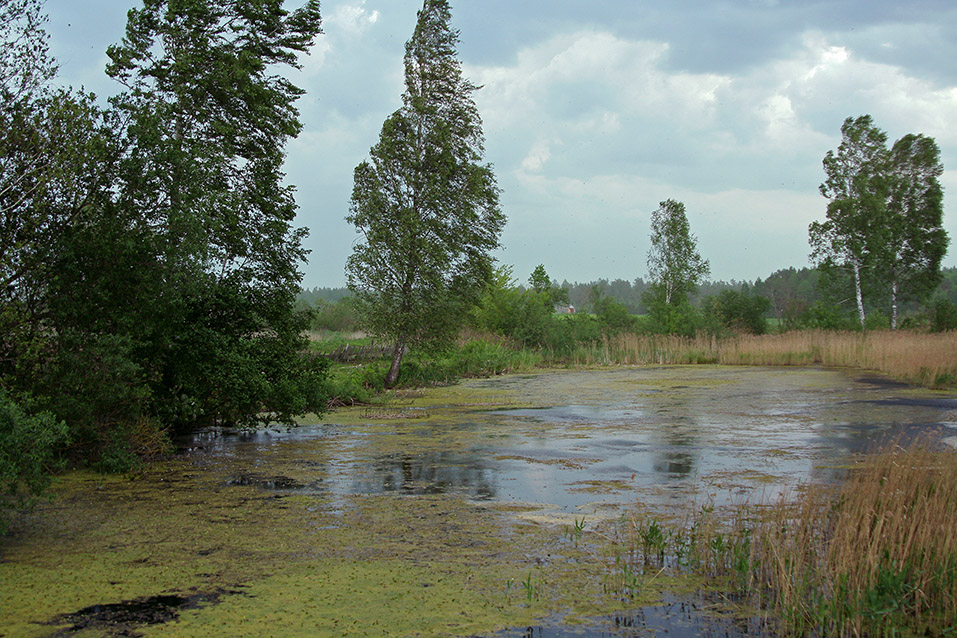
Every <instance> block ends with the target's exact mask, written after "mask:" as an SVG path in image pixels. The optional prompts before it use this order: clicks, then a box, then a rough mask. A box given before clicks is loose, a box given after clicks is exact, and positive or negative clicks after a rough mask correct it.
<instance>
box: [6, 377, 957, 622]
mask: <svg viewBox="0 0 957 638" xmlns="http://www.w3.org/2000/svg"><path fill="white" fill-rule="evenodd" d="M921 436H930V437H932V439H933V441H934V442H935V444H939V445H951V446H953V445H955V443H957V396H955V395H954V393H940V392H931V391H926V390H916V389H912V388H908V387H906V386H903V385H899V384H895V383H892V382H888V381H887V380H886V379H884V378H882V377H878V376H869V375H866V374H860V373H846V372H842V371H835V370H825V369H794V368H791V369H788V368H777V369H768V368H746V367H715V366H689V367H666V368H621V369H613V370H608V369H604V370H588V371H558V372H548V373H541V374H532V375H522V376H506V377H499V378H492V379H479V380H469V381H465V382H463V383H461V384H458V385H455V386H451V387H448V388H438V389H434V390H427V391H423V392H405V393H399V394H397V395H396V396H395V398H394V400H392V401H391V402H390V403H388V404H387V405H384V406H377V407H374V408H361V407H360V408H350V409H347V410H340V411H337V412H335V413H332V414H330V415H327V416H326V417H325V419H324V420H323V421H321V422H319V421H313V422H312V423H309V422H306V423H304V424H303V425H302V426H300V427H298V428H292V429H290V428H284V427H283V428H278V427H274V428H269V429H266V430H263V431H260V432H256V433H249V434H233V435H224V434H223V433H208V434H206V435H200V436H197V437H194V438H192V439H189V440H183V441H180V442H179V446H180V453H179V454H178V455H177V456H176V457H175V458H174V459H172V460H171V461H169V462H166V463H163V464H158V465H157V466H156V467H153V468H151V469H150V470H148V471H147V472H145V473H144V474H143V475H141V476H138V477H134V478H135V480H132V481H131V480H129V479H127V478H122V477H121V478H103V477H97V476H95V475H89V474H78V475H76V476H74V477H69V478H67V479H65V480H64V481H62V483H61V485H59V486H58V487H57V495H56V499H55V500H54V501H53V502H52V503H50V504H49V505H44V506H41V507H40V508H39V510H38V511H37V512H36V513H35V514H34V515H31V516H30V517H27V518H26V519H25V520H24V521H23V522H22V523H21V524H20V528H19V529H15V530H14V535H13V537H12V538H11V539H8V540H7V541H5V542H4V543H3V544H0V636H6V635H10V636H14V635H38V636H41V635H72V634H73V632H74V631H82V632H85V633H84V634H83V635H111V632H112V635H118V633H119V632H123V631H125V632H127V634H124V635H183V636H186V635H269V634H270V633H275V635H303V636H307V635H317V636H326V635H328V636H335V635H413V634H417V635H449V636H453V635H464V636H469V635H472V636H488V635H499V636H516V637H518V636H535V637H540V638H565V637H566V636H618V637H624V636H639V635H654V634H655V633H657V634H658V635H668V636H697V635H729V636H731V635H743V634H744V633H746V632H748V631H749V627H748V626H747V625H745V626H739V625H734V624H731V623H725V622H723V621H721V620H712V619H708V617H707V616H705V615H704V614H702V613H700V611H699V609H698V608H697V606H696V605H697V604H696V602H695V599H694V598H688V597H681V596H679V597H675V596H672V595H671V594H668V593H664V594H659V595H658V596H656V597H655V599H654V600H655V601H657V602H653V601H621V600H615V601H614V602H613V604H612V603H610V602H609V601H607V600H605V599H603V598H602V596H601V594H600V593H591V589H590V588H592V587H593V586H594V587H595V588H596V591H598V589H600V587H598V586H597V585H596V583H600V582H601V578H602V576H601V575H600V573H599V572H600V566H601V561H602V560H604V559H605V558H607V557H608V556H610V555H611V554H610V553H608V552H609V551H610V550H608V549H607V548H604V549H587V548H585V547H580V546H579V544H578V542H577V540H576V542H575V543H574V544H571V543H570V542H569V539H570V538H571V536H570V535H569V534H568V530H569V529H571V527H572V526H573V525H575V524H579V523H583V522H584V521H587V523H586V524H587V528H586V529H587V530H588V531H589V532H591V531H593V530H594V532H595V534H594V536H593V537H591V538H593V539H594V542H595V543H596V545H595V547H598V545H599V544H601V543H604V540H602V539H606V538H608V539H610V537H611V536H612V535H613V532H612V531H609V530H611V529H613V528H612V527H603V525H611V526H613V525H614V523H615V521H619V520H620V519H621V517H622V515H623V514H625V513H627V512H630V511H633V510H635V509H636V508H637V509H641V510H643V511H645V512H649V511H650V512H654V513H656V515H660V516H668V515H669V514H673V515H680V513H681V512H682V511H687V510H688V508H689V506H690V505H692V504H701V503H708V504H713V505H715V506H716V507H719V508H720V507H721V506H723V505H729V504H734V503H741V502H745V501H751V502H756V501H760V500H767V499H774V498H777V497H779V496H780V495H782V494H787V493H788V492H789V491H790V490H792V489H793V488H794V487H795V486H797V485H798V484H800V483H801V482H807V481H832V480H839V478H840V475H841V472H842V469H841V468H842V466H843V465H844V464H845V463H846V462H847V459H848V455H849V454H853V453H858V452H861V451H866V450H867V449H870V448H872V447H873V446H874V445H876V444H878V443H880V442H886V441H891V440H894V441H904V442H906V441H908V440H911V439H914V438H916V437H921ZM588 538H589V536H588V535H587V534H586V536H585V539H588ZM583 544H585V543H584V542H583ZM603 557H604V558H603ZM591 564H595V565H598V568H599V569H598V571H595V570H594V569H593V568H592V567H590V566H589V565H591ZM41 592H42V593H41ZM154 600H164V601H168V600H176V601H181V602H180V603H179V606H178V607H175V606H174V608H170V609H166V610H160V611H161V612H162V613H155V612H151V613H152V615H150V614H147V615H146V617H132V616H131V617H124V616H123V613H125V612H122V611H121V612H120V617H119V618H118V619H117V618H116V617H113V618H112V619H110V618H103V617H98V616H96V614H97V613H102V611H103V610H104V609H110V610H112V611H113V612H116V610H117V609H121V610H122V609H123V608H122V607H111V605H123V604H130V605H133V606H140V607H142V606H143V605H144V601H145V602H146V603H148V602H149V601H154ZM586 603H587V604H586ZM14 610H16V613H14ZM88 610H93V611H91V612H89V613H88V614H87V616H89V618H88V617H87V616H84V615H83V614H80V615H79V616H78V615H77V612H78V611H81V612H84V613H86V612H88ZM97 610H98V611H97ZM3 618H6V619H7V620H3ZM78 618H79V620H78ZM752 629H753V628H752ZM5 632H6V633H5ZM264 632H265V633H264ZM418 632H421V633H420V634H419V633H418Z"/></svg>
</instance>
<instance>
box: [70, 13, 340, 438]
mask: <svg viewBox="0 0 957 638" xmlns="http://www.w3.org/2000/svg"><path fill="white" fill-rule="evenodd" d="M320 24H321V21H320V15H319V2H318V1H317V0H308V2H306V4H305V5H304V6H303V7H302V8H300V9H298V10H295V11H292V12H289V11H287V10H286V9H285V8H284V3H283V2H282V1H281V0H228V1H226V2H212V1H211V0H177V1H173V0H145V1H144V3H143V6H142V8H140V9H134V10H132V11H130V13H129V20H128V24H127V30H126V36H125V38H124V39H123V41H122V43H120V44H118V45H115V46H112V47H110V49H109V50H108V55H109V57H110V60H111V62H110V64H109V66H108V68H107V71H108V73H109V74H110V75H111V76H112V77H114V78H115V79H117V80H118V81H120V82H121V83H123V84H124V85H125V86H126V87H127V91H125V92H124V93H122V94H121V95H119V96H117V97H116V98H114V99H113V100H112V104H113V105H114V108H115V109H116V110H117V112H118V113H120V114H122V116H123V118H124V121H126V122H128V125H127V127H126V128H125V130H124V134H125V138H124V140H123V142H124V153H123V155H122V156H121V158H120V162H119V168H118V171H119V179H118V184H117V186H116V191H117V195H116V201H115V205H114V206H113V210H110V211H107V210H104V211H102V212H103V214H102V215H101V217H100V218H98V219H97V220H96V224H100V225H103V226H104V228H109V229H110V232H109V233H102V235H111V236H113V237H114V238H115V239H116V241H111V242H105V241H102V240H101V241H97V240H96V236H91V235H90V234H89V233H86V234H82V233H81V234H79V235H77V236H75V237H74V238H73V241H72V242H71V243H70V244H69V251H65V254H67V253H68V252H69V253H72V255H73V256H74V257H75V259H72V260H71V262H72V263H75V264H77V266H76V267H69V262H65V263H64V266H65V269H64V274H63V276H61V277H59V278H58V281H57V282H55V283H56V292H57V295H58V296H59V297H60V298H61V299H62V302H61V303H58V304H57V307H58V308H60V309H61V311H62V313H63V315H64V317H63V319H64V320H65V321H69V322H76V324H77V325H76V329H77V330H80V331H82V332H86V333H89V334H93V335H95V334H116V335H118V336H126V337H128V338H129V339H130V350H129V356H130V357H131V358H132V360H133V361H134V362H135V363H137V364H138V365H140V366H141V367H142V368H143V378H144V380H145V381H146V382H147V383H149V384H150V387H151V396H150V401H151V410H152V411H153V412H154V413H155V414H156V416H158V417H159V419H160V420H161V421H162V422H164V423H169V424H173V425H175V426H177V427H180V428H183V427H190V426H193V425H198V424H204V423H240V424H242V423H252V422H256V421H258V420H260V419H263V418H279V419H283V420H286V419H288V418H289V417H290V416H291V415H292V414H295V413H296V412H299V411H303V410H307V409H317V408H319V407H320V405H321V392H319V391H318V390H317V383H318V382H319V381H321V377H322V374H323V371H322V370H321V369H320V368H317V367H315V365H313V364H311V363H309V362H308V361H306V360H303V359H302V358H301V357H300V351H301V350H302V348H303V346H304V341H303V337H302V330H303V328H304V327H305V326H306V322H307V317H306V315H304V314H303V315H301V316H299V315H297V314H296V313H295V312H294V302H295V296H296V294H297V293H298V291H299V281H300V279H301V273H300V272H299V270H298V264H299V263H300V261H301V260H303V259H304V257H305V251H304V250H303V249H302V247H301V240H302V237H303V235H304V233H305V231H304V230H303V229H296V228H293V226H292V222H293V219H294V216H295V211H296V204H295V200H294V198H293V192H292V188H291V187H290V186H287V185H285V184H284V176H283V173H282V162H283V159H284V152H283V148H284V145H285V142H286V140H287V139H289V138H290V137H293V136H295V135H297V134H298V132H299V131H300V129H301V124H300V123H299V121H298V112H297V110H296V109H295V107H294V103H295V100H296V99H297V98H298V97H299V96H300V95H302V93H303V91H302V90H301V89H299V88H298V87H296V86H294V85H293V84H292V83H291V82H290V81H289V80H288V79H287V78H286V77H285V76H284V75H283V74H282V73H281V72H280V68H281V67H282V66H286V67H292V68H299V62H298V55H300V54H302V53H305V52H307V51H308V49H309V47H310V45H311V44H312V42H313V41H314V39H315V37H316V36H317V35H318V34H319V33H320ZM111 220H118V221H111ZM94 226H95V224H94ZM84 240H85V241H84ZM88 242H92V246H93V247H95V250H90V249H89V247H90V246H91V244H90V243H88ZM100 249H102V250H106V251H107V254H109V253H110V252H112V253H113V254H115V255H117V257H118V260H119V262H120V263H121V264H122V265H123V268H119V267H117V268H111V267H110V264H108V263H104V262H103V261H102V260H101V259H100V258H99V257H98V254H99V252H98V250H100ZM118 250H119V251H121V253H120V254H117V251H118ZM80 279H82V280H84V281H88V282H90V284H91V285H92V286H88V287H92V289H93V294H92V295H88V296H87V297H81V296H79V295H76V294H73V293H74V291H75V290H76V289H77V286H76V282H77V281H78V280H80ZM81 289H82V287H81ZM121 295H122V296H126V295H129V297H127V300H126V302H125V303H120V298H121ZM97 308H102V309H103V311H101V312H99V313H97V312H96V309H97ZM71 309H72V310H71ZM147 311H148V312H147ZM89 315H94V316H95V315H99V316H100V317H101V319H100V320H98V321H97V322H90V321H83V319H82V317H83V316H89ZM320 367H321V366H320Z"/></svg>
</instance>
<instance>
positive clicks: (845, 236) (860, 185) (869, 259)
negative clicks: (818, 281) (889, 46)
mask: <svg viewBox="0 0 957 638" xmlns="http://www.w3.org/2000/svg"><path fill="white" fill-rule="evenodd" d="M841 135H842V139H841V144H840V146H839V147H838V149H837V152H836V153H835V152H834V151H828V152H827V155H825V157H824V173H825V175H826V179H825V181H824V183H823V184H821V186H820V191H821V194H822V195H823V196H824V197H826V198H828V200H829V202H828V205H827V219H826V220H825V221H824V222H812V223H811V225H810V227H809V228H808V232H809V235H810V243H811V260H812V261H814V262H816V263H817V264H818V266H819V267H820V268H821V269H822V270H823V271H825V272H826V271H828V270H832V269H835V268H836V269H847V270H849V271H850V272H851V275H852V281H853V287H854V297H855V300H856V302H857V313H858V319H859V321H860V325H861V328H863V327H864V326H865V324H866V313H865V308H864V276H865V272H864V271H865V270H869V269H873V268H874V267H875V264H876V262H877V261H878V259H879V258H880V256H879V254H877V249H878V245H879V243H880V242H879V240H878V239H877V233H878V230H879V228H880V226H881V224H882V222H883V220H884V217H885V215H884V207H885V199H886V186H887V184H886V180H885V170H886V165H887V149H886V142H887V134H886V133H884V131H882V130H880V129H879V128H877V127H876V126H874V124H873V122H872V120H871V116H870V115H862V116H860V117H858V118H856V119H855V118H850V117H849V118H847V119H846V120H844V124H843V126H842V127H841Z"/></svg>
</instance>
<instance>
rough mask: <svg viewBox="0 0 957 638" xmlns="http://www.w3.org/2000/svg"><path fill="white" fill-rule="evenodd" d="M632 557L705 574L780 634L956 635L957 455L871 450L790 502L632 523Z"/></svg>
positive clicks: (638, 565)
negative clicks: (839, 478)
mask: <svg viewBox="0 0 957 638" xmlns="http://www.w3.org/2000/svg"><path fill="white" fill-rule="evenodd" d="M626 528H627V535H626V536H627V538H628V542H627V547H628V548H629V552H628V554H627V561H626V562H627V564H626V565H625V566H624V567H622V566H621V565H620V564H619V565H618V566H616V567H614V568H612V569H611V570H610V572H611V573H612V574H614V575H616V576H615V578H616V580H617V581H621V580H622V574H624V573H628V574H635V573H640V574H642V575H644V576H645V577H648V576H656V575H657V574H659V573H660V572H661V570H670V571H671V572H674V573H684V574H694V575H699V576H703V577H705V578H707V579H708V580H709V582H710V583H711V585H712V587H713V588H714V590H715V591H720V592H722V595H723V596H724V597H725V598H726V599H728V600H733V601H737V603H738V604H739V605H741V606H743V607H746V608H750V609H757V610H761V613H763V614H766V618H767V622H768V623H769V626H770V627H771V629H772V630H773V631H774V632H775V633H778V634H780V635H827V636H898V635H921V636H925V635H926V636H941V635H950V634H954V633H957V454H955V453H954V452H952V451H946V452H942V451H932V450H930V449H928V448H927V447H920V446H914V447H910V448H908V449H903V448H900V447H898V446H894V447H893V448H891V449H889V450H887V451H884V452H881V453H878V454H874V455H868V456H866V457H864V458H863V459H862V460H861V461H860V462H859V463H858V465H857V466H856V467H855V468H854V469H852V470H851V471H850V472H849V475H848V477H847V480H846V481H845V482H844V483H842V484H841V485H838V486H835V485H813V486H806V487H805V488H804V489H802V490H801V491H800V492H799V493H797V494H795V495H793V496H792V497H791V498H784V499H782V500H781V501H779V502H777V503H774V504H768V505H753V506H741V507H738V508H735V510H734V512H733V514H731V515H730V516H727V515H726V514H725V515H720V516H719V515H717V514H716V513H715V512H714V511H713V509H712V508H710V507H707V506H704V507H701V508H699V509H697V510H695V511H694V512H693V513H692V514H691V516H690V520H689V521H685V522H681V523H674V524H662V523H660V522H659V521H657V520H655V519H651V520H648V519H647V518H645V517H641V516H633V517H631V518H630V519H629V520H628V521H627V525H626Z"/></svg>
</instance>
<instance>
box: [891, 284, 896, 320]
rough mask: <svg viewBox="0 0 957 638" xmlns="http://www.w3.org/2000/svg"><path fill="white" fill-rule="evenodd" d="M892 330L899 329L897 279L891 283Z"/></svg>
mask: <svg viewBox="0 0 957 638" xmlns="http://www.w3.org/2000/svg"><path fill="white" fill-rule="evenodd" d="M891 330H897V280H896V279H895V280H894V282H893V283H892V284H891Z"/></svg>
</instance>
